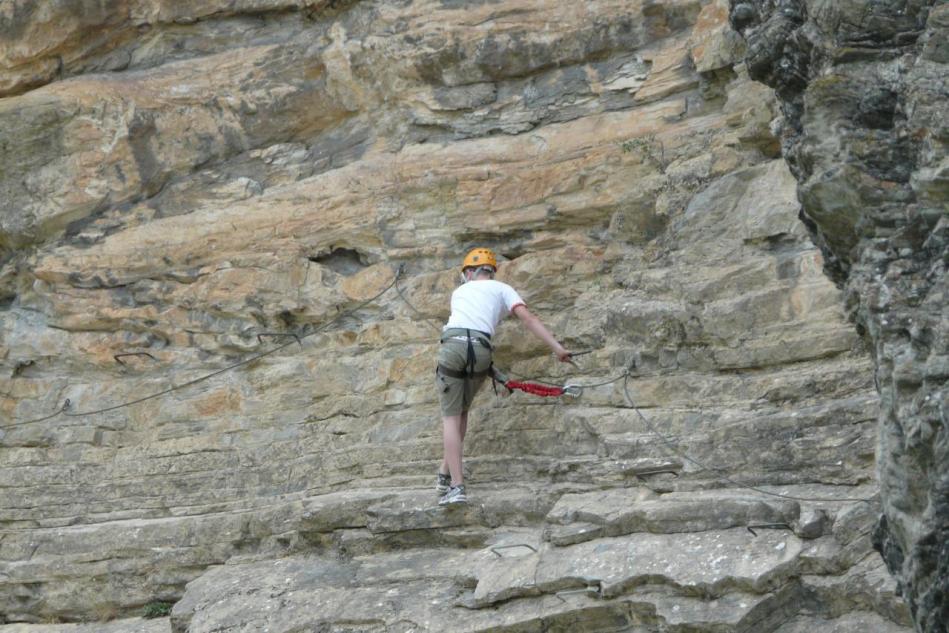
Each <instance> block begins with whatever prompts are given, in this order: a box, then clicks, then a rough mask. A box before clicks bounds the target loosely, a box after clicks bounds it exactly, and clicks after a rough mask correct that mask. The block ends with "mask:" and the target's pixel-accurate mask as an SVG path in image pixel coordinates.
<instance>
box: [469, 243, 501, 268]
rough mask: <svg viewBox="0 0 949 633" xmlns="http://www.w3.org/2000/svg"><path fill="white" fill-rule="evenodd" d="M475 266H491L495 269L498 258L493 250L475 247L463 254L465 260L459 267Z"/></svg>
mask: <svg viewBox="0 0 949 633" xmlns="http://www.w3.org/2000/svg"><path fill="white" fill-rule="evenodd" d="M475 266H491V267H492V268H494V269H495V270H497V268H498V259H497V257H495V256H494V252H493V251H491V250H490V249H487V248H476V249H474V250H472V251H470V252H469V253H468V254H467V255H465V261H464V262H463V263H462V264H461V269H462V270H464V269H465V268H471V267H475Z"/></svg>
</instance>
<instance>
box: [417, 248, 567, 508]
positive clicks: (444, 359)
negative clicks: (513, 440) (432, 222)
mask: <svg viewBox="0 0 949 633" xmlns="http://www.w3.org/2000/svg"><path fill="white" fill-rule="evenodd" d="M497 268H498V265H497V258H496V257H495V255H494V253H493V252H491V251H490V250H488V249H487V248H476V249H474V250H472V251H471V252H470V253H468V254H467V255H466V256H465V259H464V262H463V263H462V268H461V274H462V279H463V283H462V285H461V286H459V287H458V288H457V289H456V290H455V291H454V292H453V293H452V295H451V316H450V317H449V318H448V323H447V324H446V325H445V327H444V328H443V330H442V337H441V347H440V348H439V350H438V368H437V371H436V386H437V388H438V396H439V402H440V405H441V412H442V437H443V442H444V458H443V459H442V463H441V466H439V468H438V477H437V480H436V483H435V489H436V490H437V491H438V492H439V493H444V494H443V496H442V497H441V499H439V501H438V504H439V505H450V504H453V503H465V502H467V500H468V498H467V496H466V495H465V483H464V477H463V474H462V444H463V442H464V439H465V432H466V431H467V429H468V410H469V409H470V407H471V403H472V400H474V396H475V394H477V393H478V390H479V389H480V388H481V385H482V384H484V379H485V378H486V377H487V376H488V375H489V374H490V372H491V351H492V347H491V336H493V335H494V330H495V328H496V327H497V325H498V322H499V321H500V320H501V319H503V318H504V317H506V316H507V315H508V314H510V313H513V314H515V315H516V316H517V318H519V319H520V320H521V322H522V323H523V324H524V326H525V327H526V328H527V329H528V330H529V331H530V332H531V333H533V334H534V335H535V336H537V337H538V338H540V339H541V340H542V341H543V342H544V343H546V344H547V345H548V346H549V347H550V349H551V350H552V351H553V353H554V355H556V356H557V358H558V359H559V360H560V361H561V362H565V363H566V362H570V352H568V351H567V350H565V349H564V348H563V346H562V345H561V344H560V343H558V342H557V339H555V338H554V336H553V335H552V334H551V333H550V332H549V331H548V330H547V328H546V327H545V326H544V324H543V323H541V321H540V319H538V318H537V317H536V316H535V315H534V314H532V313H531V311H530V310H528V309H527V306H526V305H525V304H524V301H523V300H522V299H521V297H520V295H518V294H517V292H516V291H515V290H514V289H513V288H511V287H510V286H509V285H507V284H505V283H502V282H500V281H495V279H494V275H495V273H496V272H497Z"/></svg>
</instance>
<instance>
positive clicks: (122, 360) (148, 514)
mask: <svg viewBox="0 0 949 633" xmlns="http://www.w3.org/2000/svg"><path fill="white" fill-rule="evenodd" d="M85 4H88V5H89V6H88V7H85V9H84V10H79V9H78V8H77V7H78V5H75V4H72V3H65V2H62V3H57V2H53V3H33V2H26V1H18V2H13V3H9V4H8V5H5V6H4V8H3V9H2V11H3V12H4V13H2V14H0V16H2V17H0V19H3V20H5V21H4V22H3V24H4V28H3V37H4V40H3V46H4V47H5V48H4V49H3V50H4V51H5V53H4V56H3V59H4V61H3V64H4V67H5V69H6V70H7V73H6V75H5V77H6V78H5V79H4V82H5V83H4V84H3V86H4V87H3V90H4V91H5V94H6V95H8V96H7V97H6V98H4V99H2V100H0V143H2V146H3V148H4V151H3V152H0V173H2V174H3V177H2V179H0V188H2V193H3V195H2V196H0V200H2V201H3V202H2V204H3V205H4V206H3V208H2V213H0V248H2V257H3V267H2V269H0V295H2V301H3V303H2V310H0V332H2V340H0V357H2V369H3V372H4V373H3V376H2V379H0V411H2V415H3V422H2V426H0V464H2V466H0V482H2V483H0V521H2V523H0V530H2V532H0V561H2V563H0V564H2V567H0V614H2V618H3V619H4V620H6V624H5V625H2V626H0V631H3V633H11V632H13V631H15V632H16V633H21V632H23V631H30V632H37V633H38V632H41V631H42V632H47V633H54V632H55V633H65V632H66V631H83V633H85V630H87V629H88V627H90V626H92V627H95V626H101V627H103V628H102V629H101V630H109V631H114V632H115V633H119V632H120V631H140V630H147V631H149V632H151V631H152V630H161V628H162V627H164V629H165V630H167V629H173V630H174V631H176V632H182V631H192V632H198V631H208V632H210V631H212V630H213V631H262V630H269V631H271V632H273V633H276V632H277V631H285V632H287V633H289V632H290V631H300V630H309V629H315V630H347V629H349V630H362V631H387V632H392V631H402V632H408V631H444V630H448V629H452V630H468V631H515V630H517V631H523V630H548V631H576V630H584V631H591V632H594V631H604V632H605V631H618V630H623V631H650V630H656V628H657V627H661V628H663V629H664V630H668V631H683V632H684V631H691V632H693V633H694V632H695V631H756V632H759V631H762V632H763V631H779V632H781V633H791V632H794V631H802V630H805V629H809V630H813V629H816V628H819V627H821V626H824V627H836V628H837V629H838V630H840V631H863V630H866V629H867V628H868V627H876V628H877V629H878V630H881V631H906V630H908V628H909V619H908V617H907V611H906V608H905V606H904V605H903V604H902V603H901V602H900V600H899V599H898V598H897V597H896V596H895V594H894V587H893V584H892V582H891V581H890V580H889V579H888V578H886V576H885V575H884V574H882V573H881V567H880V562H879V558H878V556H877V555H876V554H875V553H873V552H872V551H871V548H870V540H869V530H870V527H871V526H872V524H873V522H874V520H875V517H876V514H877V512H878V501H877V498H876V491H877V489H876V484H875V481H874V470H873V468H874V467H873V451H874V443H875V441H874V437H875V435H874V428H875V424H876V418H877V416H878V405H877V397H876V394H875V391H874V388H873V381H872V361H871V358H870V356H869V355H868V353H867V350H866V349H864V346H863V342H862V341H861V339H860V337H859V336H858V335H857V334H856V333H855V332H854V331H853V328H852V327H851V325H850V324H849V323H848V322H847V319H846V314H845V311H844V310H843V308H842V302H841V293H840V292H839V291H838V290H837V289H836V288H835V287H834V285H833V284H832V283H831V282H830V281H829V280H828V279H827V278H826V277H825V275H824V274H823V272H822V269H823V265H824V261H823V256H822V254H821V252H820V251H819V250H818V249H817V248H816V247H814V246H813V245H812V243H811V242H810V238H809V237H808V234H807V232H806V229H805V227H804V225H802V224H801V223H800V222H799V221H798V219H797V214H798V212H799V207H800V205H799V204H798V202H797V199H796V194H795V190H796V182H795V180H794V178H793V176H792V175H791V173H790V172H789V171H788V170H787V167H786V165H785V163H784V162H783V161H782V160H781V159H780V158H779V156H778V151H779V142H778V139H777V137H776V136H775V133H774V131H773V130H772V122H773V120H774V119H775V117H776V116H777V114H778V111H777V102H776V101H775V99H774V98H773V97H772V95H771V91H770V89H769V88H767V87H765V86H763V85H761V84H759V83H756V82H754V81H752V80H751V79H750V78H749V76H748V74H747V72H746V69H745V67H744V65H743V64H742V63H741V59H742V55H743V54H744V49H743V43H742V42H741V40H740V38H738V37H737V36H736V34H735V33H734V32H733V31H731V30H730V29H729V27H728V24H727V19H728V7H727V6H726V4H725V3H724V2H698V1H675V2H665V3H661V4H658V3H651V2H618V1H617V2H613V1H603V2H596V3H550V2H536V3H530V2H522V1H520V0H518V1H516V2H514V1H511V2H505V1H501V2H483V3H460V2H454V1H449V0H444V1H442V2H423V1H419V2H401V3H389V2H379V3H374V2H348V3H347V2H287V1H283V2H277V1H269V2H268V1H267V0H242V1H241V2H233V1H230V0H229V1H228V2H214V1H208V2H203V3H190V4H189V5H187V6H185V5H182V4H181V3H173V2H165V1H163V0H149V1H146V0H139V1H127V2H118V1H115V2H88V3H85ZM83 6H85V5H83ZM97 16H98V17H97ZM39 33H47V34H48V35H47V36H46V37H45V38H41V37H38V36H37V34H39ZM44 39H46V41H45V43H44ZM474 245H486V246H490V247H492V248H494V249H496V250H497V251H498V253H499V254H500V255H501V256H502V258H503V260H504V263H503V264H502V267H501V278H502V279H504V280H505V281H508V282H510V283H512V284H513V285H514V286H515V287H516V288H517V289H518V290H519V291H520V292H521V293H522V295H523V296H524V297H525V299H526V300H527V302H528V304H529V305H530V306H531V308H532V309H533V310H534V311H535V312H537V313H538V314H540V315H541V316H542V317H543V318H544V320H545V321H546V322H547V323H548V324H549V326H550V327H551V329H552V330H553V331H555V332H556V333H557V335H558V336H559V337H560V338H561V339H562V340H563V341H564V343H565V344H566V345H568V346H569V347H570V348H572V349H575V350H592V352H591V353H590V354H588V355H585V356H583V357H580V359H579V364H580V370H576V369H573V368H570V367H561V366H555V363H553V362H552V361H551V359H550V357H549V355H548V353H547V351H546V350H545V349H544V348H543V346H542V345H541V344H539V343H538V342H536V341H533V340H531V339H529V338H526V337H524V336H523V334H522V332H521V331H520V330H519V329H518V327H517V326H516V325H514V324H506V325H504V326H503V328H502V329H501V331H500V332H499V334H498V336H497V337H496V339H495V340H496V343H497V347H498V352H497V355H496V362H497V363H498V364H499V365H500V366H502V367H503V368H505V369H507V370H509V371H511V372H513V374H516V375H518V376H527V377H535V378H540V379H545V380H548V381H552V382H557V383H561V384H562V383H563V382H573V383H577V384H582V385H587V386H588V387H587V388H586V389H585V390H584V393H583V395H582V397H581V398H579V399H576V400H567V399H561V400H558V399H553V400H551V399H543V400H541V399H536V398H533V397H531V396H527V395H523V394H518V395H514V396H512V397H510V398H507V399H503V398H495V396H494V394H492V393H490V391H486V392H485V393H484V394H482V395H481V396H480V397H479V399H480V402H479V405H480V406H479V408H477V409H476V410H475V412H474V413H473V414H472V421H471V430H470V435H469V437H468V442H467V443H466V455H467V457H468V461H467V462H466V463H467V465H468V467H469V469H470V473H469V476H468V483H469V491H470V494H471V497H472V503H471V504H470V505H469V507H468V508H466V509H463V510H460V511H454V510H453V511H445V510H444V509H439V508H437V507H436V506H435V503H434V502H435V497H434V494H433V491H432V490H431V483H432V482H431V479H432V475H433V472H434V468H435V465H436V463H437V460H438V459H439V458H440V450H441V438H440V428H439V421H438V417H437V408H436V401H435V395H436V394H435V392H434V390H433V385H432V364H433V355H434V351H435V348H436V344H437V343H436V337H437V332H438V330H439V328H440V326H441V324H442V323H443V322H444V318H445V316H446V313H447V299H448V295H449V293H450V291H451V290H452V288H453V287H454V285H455V283H456V282H457V269H456V267H457V264H458V260H459V258H460V256H461V254H462V253H463V252H464V251H465V249H467V248H469V247H471V246H474ZM400 268H401V269H403V270H404V273H403V275H402V276H401V277H400V278H399V282H398V285H397V286H393V285H392V284H393V280H394V279H395V278H396V275H397V271H398V270H399V269H400ZM260 354H266V355H265V356H259V357H258V355H260ZM216 372H220V373H216ZM212 374H214V375H212ZM627 374H628V377H627V378H626V379H624V378H623V376H624V375H627ZM152 396H155V397H152ZM66 400H68V401H69V406H68V407H65V406H64V403H65V401H66ZM633 406H635V408H633ZM745 486H753V488H754V489H749V488H747V487H745ZM776 495H777V496H776ZM749 528H750V529H749ZM156 601H160V602H163V603H176V604H175V607H174V610H173V611H172V614H171V617H170V618H166V619H163V620H158V621H148V622H145V621H142V620H139V619H127V620H122V619H121V618H127V617H129V616H134V615H137V614H139V613H140V612H141V608H142V606H143V605H146V604H149V603H154V602H156ZM114 618H120V619H119V620H118V621H116V622H110V623H109V624H94V625H90V624H80V623H79V622H81V621H90V620H100V621H105V620H110V619H114ZM57 620H59V621H63V622H68V623H54V622H55V621H57ZM43 623H46V624H43ZM104 627H108V628H104ZM146 627H148V628H146ZM95 630H100V629H95Z"/></svg>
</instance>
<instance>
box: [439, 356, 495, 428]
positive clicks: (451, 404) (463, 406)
mask: <svg viewBox="0 0 949 633" xmlns="http://www.w3.org/2000/svg"><path fill="white" fill-rule="evenodd" d="M472 346H473V347H474V353H475V366H474V370H475V371H476V372H477V371H484V370H486V369H488V368H489V367H490V366H491V350H489V349H488V348H486V347H485V346H484V345H482V344H481V343H478V342H477V341H475V342H474V343H473V344H472ZM467 360H468V343H467V342H466V341H458V340H454V339H449V340H447V341H445V342H444V343H442V345H441V347H440V348H438V364H439V365H442V366H443V367H447V368H449V369H453V370H455V371H464V370H465V364H466V362H467ZM485 379H487V376H481V377H480V378H469V379H468V380H465V379H464V378H453V377H451V376H444V375H442V373H441V372H439V371H436V372H435V388H436V389H437V390H438V401H439V404H440V405H441V409H442V415H443V416H446V415H461V414H462V413H464V412H466V411H468V409H470V408H471V402H472V401H473V400H474V397H475V394H477V393H478V390H479V389H481V385H483V384H484V381H485ZM466 387H467V388H466Z"/></svg>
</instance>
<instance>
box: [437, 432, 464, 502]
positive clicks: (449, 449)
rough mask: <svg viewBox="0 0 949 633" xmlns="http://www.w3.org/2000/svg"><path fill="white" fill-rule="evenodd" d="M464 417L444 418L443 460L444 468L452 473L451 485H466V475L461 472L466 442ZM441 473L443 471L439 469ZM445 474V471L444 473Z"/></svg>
mask: <svg viewBox="0 0 949 633" xmlns="http://www.w3.org/2000/svg"><path fill="white" fill-rule="evenodd" d="M463 417H465V418H466V417H467V416H465V415H464V414H462V415H446V416H444V417H443V418H442V441H443V444H444V448H445V457H444V459H443V460H442V468H447V470H448V472H449V473H451V485H452V486H460V485H461V484H463V483H464V474H463V473H462V470H461V447H462V441H463V440H464V434H463V432H462V428H463V426H467V420H466V421H465V424H464V425H463V424H462V418H463ZM439 470H440V471H441V469H439ZM442 472H443V471H442Z"/></svg>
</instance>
